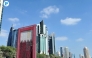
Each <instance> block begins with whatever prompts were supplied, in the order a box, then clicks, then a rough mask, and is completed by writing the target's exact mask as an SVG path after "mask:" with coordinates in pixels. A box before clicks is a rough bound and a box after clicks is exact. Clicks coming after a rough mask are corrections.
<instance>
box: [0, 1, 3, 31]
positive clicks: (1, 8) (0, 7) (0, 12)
mask: <svg viewBox="0 0 92 58" xmlns="http://www.w3.org/2000/svg"><path fill="white" fill-rule="evenodd" d="M2 15H3V0H0V31H1V24H2Z"/></svg>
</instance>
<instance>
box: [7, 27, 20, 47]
mask: <svg viewBox="0 0 92 58" xmlns="http://www.w3.org/2000/svg"><path fill="white" fill-rule="evenodd" d="M17 32H18V30H17V29H14V28H13V26H12V27H11V28H10V33H9V36H8V42H7V46H12V47H14V48H16V47H17V46H16V45H17Z"/></svg>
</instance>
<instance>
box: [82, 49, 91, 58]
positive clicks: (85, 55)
mask: <svg viewBox="0 0 92 58" xmlns="http://www.w3.org/2000/svg"><path fill="white" fill-rule="evenodd" d="M83 51H84V58H90V55H89V51H88V48H87V47H84V49H83Z"/></svg>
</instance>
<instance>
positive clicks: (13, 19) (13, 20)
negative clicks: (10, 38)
mask: <svg viewBox="0 0 92 58" xmlns="http://www.w3.org/2000/svg"><path fill="white" fill-rule="evenodd" d="M9 21H11V22H13V23H14V22H19V19H18V18H9Z"/></svg>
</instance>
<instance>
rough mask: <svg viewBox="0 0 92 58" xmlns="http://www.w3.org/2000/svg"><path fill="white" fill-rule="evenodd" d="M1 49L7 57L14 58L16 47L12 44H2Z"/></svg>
mask: <svg viewBox="0 0 92 58" xmlns="http://www.w3.org/2000/svg"><path fill="white" fill-rule="evenodd" d="M0 49H1V51H2V52H3V56H4V57H6V58H13V57H14V56H15V54H16V49H15V48H13V47H10V46H0Z"/></svg>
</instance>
